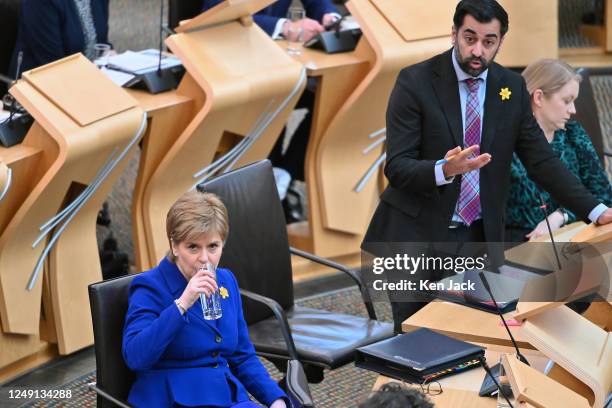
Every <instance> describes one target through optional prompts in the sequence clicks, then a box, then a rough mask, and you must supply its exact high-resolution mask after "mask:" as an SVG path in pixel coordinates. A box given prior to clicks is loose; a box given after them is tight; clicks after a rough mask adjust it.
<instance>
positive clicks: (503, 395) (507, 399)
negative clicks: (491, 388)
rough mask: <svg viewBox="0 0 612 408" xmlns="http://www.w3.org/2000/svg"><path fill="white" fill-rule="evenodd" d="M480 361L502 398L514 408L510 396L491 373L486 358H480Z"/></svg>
mask: <svg viewBox="0 0 612 408" xmlns="http://www.w3.org/2000/svg"><path fill="white" fill-rule="evenodd" d="M478 360H480V364H482V366H483V367H484V369H485V371H486V372H487V374H489V377H491V379H492V380H493V382H494V383H495V385H496V386H497V391H498V392H499V393H500V394H501V395H502V397H504V399H505V400H506V402H507V403H508V405H510V408H514V405H512V403H511V402H510V399H509V398H508V396H507V395H506V393H505V392H504V390H502V387H501V386H500V385H499V383H498V382H497V380H496V379H495V376H494V375H493V373H492V372H491V369H490V368H489V365H488V364H487V361H486V360H485V358H484V357H482V356H480V357H478ZM500 364H501V363H500Z"/></svg>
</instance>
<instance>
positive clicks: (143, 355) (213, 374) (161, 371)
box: [123, 258, 286, 408]
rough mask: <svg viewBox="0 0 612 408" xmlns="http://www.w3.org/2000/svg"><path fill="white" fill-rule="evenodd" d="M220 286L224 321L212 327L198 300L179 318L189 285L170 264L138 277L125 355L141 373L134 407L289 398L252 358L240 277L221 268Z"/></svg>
mask: <svg viewBox="0 0 612 408" xmlns="http://www.w3.org/2000/svg"><path fill="white" fill-rule="evenodd" d="M217 282H218V284H219V288H225V290H226V291H227V292H226V295H227V296H225V297H224V298H222V299H221V308H222V311H223V316H222V317H221V318H220V319H218V320H214V321H210V320H204V317H203V316H202V308H201V304H200V301H199V300H198V301H197V302H196V303H194V304H193V306H192V307H190V308H189V310H187V313H185V315H183V316H181V314H180V312H179V311H178V308H177V306H176V305H175V304H174V299H177V298H178V297H180V296H181V294H182V293H183V291H184V290H185V286H186V285H187V281H186V280H185V278H184V277H183V275H182V274H181V273H180V271H179V270H178V268H177V267H176V265H175V264H174V263H172V262H170V261H168V260H167V259H165V258H164V260H162V261H161V262H160V264H159V265H158V266H157V267H155V268H153V269H151V270H150V271H148V272H145V273H143V274H140V275H138V276H137V277H135V278H134V280H133V281H132V284H131V285H130V294H129V296H130V297H129V307H128V311H127V315H126V318H125V327H124V329H123V356H124V359H125V362H126V364H127V366H128V367H129V368H130V369H132V370H133V371H136V381H135V382H134V384H133V385H132V389H131V390H130V395H129V398H128V401H129V402H130V404H132V405H133V406H135V407H147V408H155V407H159V408H166V407H172V406H174V405H175V404H180V405H182V406H190V407H191V406H215V407H229V406H231V405H233V404H232V402H241V401H248V400H249V396H248V394H247V390H248V391H249V392H250V393H251V394H252V395H253V396H254V397H255V398H257V399H258V400H259V401H261V402H262V403H264V404H266V406H267V405H270V404H271V403H272V402H273V401H274V400H276V399H278V398H286V395H285V393H284V392H283V391H282V390H281V389H280V387H279V386H278V385H277V384H276V383H275V382H274V381H273V380H272V379H271V378H270V376H269V375H268V373H267V372H266V369H265V368H264V366H263V365H262V364H261V362H260V361H259V359H258V358H257V356H256V355H255V349H254V348H253V344H252V343H251V341H250V340H249V333H248V329H247V325H246V323H245V320H244V317H243V314H242V301H241V299H240V291H239V289H238V283H237V282H236V278H235V277H234V275H233V274H232V273H231V272H230V271H229V270H227V269H221V268H219V269H217ZM221 292H222V295H223V293H224V292H225V291H224V290H223V289H221ZM232 394H235V395H234V396H232ZM232 399H234V401H232Z"/></svg>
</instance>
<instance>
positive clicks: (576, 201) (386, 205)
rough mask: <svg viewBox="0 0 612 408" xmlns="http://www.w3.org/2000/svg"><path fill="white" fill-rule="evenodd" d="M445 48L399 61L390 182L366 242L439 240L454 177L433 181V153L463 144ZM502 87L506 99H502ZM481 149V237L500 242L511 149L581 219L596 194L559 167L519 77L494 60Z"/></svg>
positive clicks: (390, 115) (455, 193)
mask: <svg viewBox="0 0 612 408" xmlns="http://www.w3.org/2000/svg"><path fill="white" fill-rule="evenodd" d="M451 52H452V50H449V51H447V52H445V53H443V54H440V55H437V56H435V57H433V58H431V59H429V60H427V61H424V62H422V63H419V64H416V65H413V66H410V67H407V68H404V69H403V70H402V71H401V72H400V74H399V76H398V79H397V82H396V84H395V87H394V89H393V92H392V93H391V97H390V100H389V106H388V109H387V140H386V141H387V163H386V165H385V175H386V177H387V178H388V180H389V185H388V187H387V188H386V189H385V191H384V192H383V193H382V195H381V197H380V200H381V202H380V204H379V206H378V208H377V210H376V212H375V214H374V216H373V218H372V221H371V223H370V226H369V228H368V231H367V233H366V236H365V239H364V248H365V247H366V246H367V245H366V243H368V242H444V241H445V240H446V236H447V234H448V225H449V223H450V221H451V217H452V215H453V211H454V209H455V204H456V203H457V199H458V197H459V190H460V187H461V177H455V179H454V181H453V182H452V183H451V184H446V185H443V186H437V185H436V180H435V174H434V164H435V162H436V160H439V159H441V158H443V157H444V155H445V154H446V152H447V151H448V150H450V149H452V148H454V147H456V146H463V124H462V119H461V107H460V99H459V90H458V81H457V76H456V73H455V70H454V68H453V64H452V59H451ZM502 88H508V89H509V90H510V91H511V92H512V94H511V96H510V99H506V100H502V99H501V96H500V95H499V93H500V90H501V89H502ZM485 98H486V99H485V104H484V123H483V128H482V139H481V144H480V148H481V152H482V153H490V154H491V156H492V160H491V162H490V163H489V164H487V165H486V166H485V167H483V168H482V169H480V200H481V207H482V218H483V222H484V233H485V238H486V240H487V241H488V242H503V237H504V234H503V226H504V212H505V202H506V197H507V195H508V190H509V180H510V163H511V160H512V153H513V152H514V151H516V152H517V154H518V156H519V157H520V159H521V161H522V162H523V163H524V164H525V167H526V169H527V171H528V173H529V176H530V177H531V178H532V179H533V180H534V181H535V182H536V183H538V184H539V185H540V186H541V187H543V188H544V189H545V190H546V191H548V192H549V193H550V194H551V195H552V196H553V197H554V198H555V199H556V200H557V201H558V202H560V203H562V205H564V206H565V207H567V208H570V209H571V210H572V211H574V212H575V213H576V214H577V215H578V217H580V218H582V219H586V218H587V216H588V214H589V212H590V211H591V210H592V209H593V208H595V206H596V205H597V204H598V201H597V200H596V199H595V198H594V197H593V196H592V195H591V194H590V193H588V192H587V191H586V189H585V188H584V187H583V186H582V184H580V182H579V181H578V180H577V179H576V178H575V177H574V176H573V175H572V174H571V173H570V172H569V171H568V170H567V169H566V168H565V166H564V165H563V164H562V163H561V161H560V160H559V159H558V157H557V155H556V154H555V153H554V152H553V150H552V149H551V147H550V146H549V144H548V142H547V141H546V138H545V137H544V134H543V133H542V131H541V129H540V127H539V126H538V123H537V122H536V120H535V119H534V117H533V114H532V111H531V104H530V100H529V94H528V92H527V89H526V86H525V82H524V80H523V78H522V77H521V76H520V75H519V74H517V73H514V72H512V71H510V70H508V69H505V68H503V67H502V66H501V65H499V64H495V63H493V64H492V65H491V67H490V68H489V73H488V77H487V91H486V97H485Z"/></svg>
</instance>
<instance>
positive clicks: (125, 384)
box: [89, 275, 135, 408]
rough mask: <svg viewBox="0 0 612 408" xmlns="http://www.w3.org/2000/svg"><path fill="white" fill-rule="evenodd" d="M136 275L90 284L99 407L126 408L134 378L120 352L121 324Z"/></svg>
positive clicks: (94, 387) (95, 388)
mask: <svg viewBox="0 0 612 408" xmlns="http://www.w3.org/2000/svg"><path fill="white" fill-rule="evenodd" d="M134 276H135V275H127V276H122V277H120V278H116V279H111V280H107V281H104V282H99V283H94V284H91V285H89V304H90V307H91V319H92V322H93V330H94V347H95V349H96V381H97V382H96V383H94V384H90V388H91V389H93V390H95V391H96V393H97V394H98V404H97V406H98V408H107V407H109V408H110V407H115V406H119V407H129V405H127V402H126V401H127V397H128V394H129V392H130V387H131V386H132V383H133V382H134V379H135V375H134V373H133V372H132V371H130V369H129V368H128V367H127V365H125V362H124V361H123V354H122V352H121V348H122V339H123V324H124V322H125V314H126V312H127V308H128V289H129V287H130V283H131V282H132V279H134Z"/></svg>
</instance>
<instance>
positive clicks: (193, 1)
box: [168, 0, 202, 29]
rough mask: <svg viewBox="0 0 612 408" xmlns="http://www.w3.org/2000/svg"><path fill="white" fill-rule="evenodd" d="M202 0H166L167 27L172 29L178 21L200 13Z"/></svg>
mask: <svg viewBox="0 0 612 408" xmlns="http://www.w3.org/2000/svg"><path fill="white" fill-rule="evenodd" d="M201 10H202V0H168V27H170V28H172V29H174V28H176V27H177V26H178V25H179V22H181V21H183V20H187V19H190V18H192V17H195V16H197V15H198V14H200V11H201Z"/></svg>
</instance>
